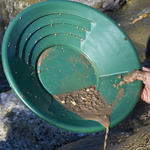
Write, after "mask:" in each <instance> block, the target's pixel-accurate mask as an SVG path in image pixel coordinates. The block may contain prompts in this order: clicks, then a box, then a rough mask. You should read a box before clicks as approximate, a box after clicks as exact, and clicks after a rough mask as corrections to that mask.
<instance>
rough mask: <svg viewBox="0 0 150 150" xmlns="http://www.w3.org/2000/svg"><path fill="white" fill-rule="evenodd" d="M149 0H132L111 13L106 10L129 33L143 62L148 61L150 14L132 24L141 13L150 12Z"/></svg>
mask: <svg viewBox="0 0 150 150" xmlns="http://www.w3.org/2000/svg"><path fill="white" fill-rule="evenodd" d="M149 5H150V1H149V0H145V1H144V2H142V1H140V0H130V1H128V2H127V3H126V5H123V6H122V7H121V9H119V10H117V11H115V12H113V13H111V12H106V13H105V14H106V15H108V16H109V17H110V18H112V19H113V20H114V21H115V22H117V23H119V24H120V25H121V28H122V29H123V30H124V31H125V32H126V33H127V35H128V36H129V37H130V39H131V41H132V42H133V44H134V46H135V48H136V50H137V52H138V54H139V57H140V60H141V62H145V61H146V54H145V51H146V49H147V42H148V39H149V35H150V26H149V24H150V15H148V16H147V17H146V18H144V19H142V20H140V21H138V22H136V23H135V24H131V22H132V21H133V20H134V19H136V18H138V17H139V15H141V14H144V13H148V14H149V13H150V7H148V6H149Z"/></svg>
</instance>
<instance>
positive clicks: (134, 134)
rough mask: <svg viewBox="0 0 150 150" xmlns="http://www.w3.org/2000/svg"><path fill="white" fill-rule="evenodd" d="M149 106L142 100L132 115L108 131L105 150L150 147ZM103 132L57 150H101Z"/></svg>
mask: <svg viewBox="0 0 150 150" xmlns="http://www.w3.org/2000/svg"><path fill="white" fill-rule="evenodd" d="M149 110H150V105H148V104H146V103H145V102H143V101H142V100H140V101H139V102H138V104H137V105H136V107H135V109H134V110H133V111H132V113H131V114H130V115H129V116H128V117H127V118H126V119H125V120H123V121H122V122H121V123H120V124H119V125H117V126H116V127H114V128H112V129H110V132H109V134H108V139H107V148H106V149H107V150H128V149H129V150H137V149H140V148H141V150H146V149H147V147H148V146H150V141H149V136H150V129H149V128H150V118H149V117H148V116H149V113H150V112H149ZM104 137H105V132H99V133H96V134H95V135H90V136H89V137H86V138H84V139H81V140H79V141H76V142H73V143H70V144H67V145H64V146H62V147H61V148H58V149H57V150H98V149H100V150H102V149H103V145H104Z"/></svg>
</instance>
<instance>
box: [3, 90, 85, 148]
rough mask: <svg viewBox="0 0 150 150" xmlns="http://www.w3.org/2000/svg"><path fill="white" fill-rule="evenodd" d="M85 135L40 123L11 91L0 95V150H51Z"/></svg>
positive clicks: (41, 121)
mask: <svg viewBox="0 0 150 150" xmlns="http://www.w3.org/2000/svg"><path fill="white" fill-rule="evenodd" d="M85 136H86V134H79V133H73V132H68V131H64V130H61V129H58V128H56V127H54V126H52V125H50V124H48V123H46V122H44V121H43V120H41V119H40V118H38V117H37V116H35V115H34V114H33V113H32V112H31V111H30V110H28V109H27V108H26V107H25V105H23V104H22V103H21V101H20V100H19V99H18V98H17V96H16V95H15V94H14V92H13V91H12V90H10V91H8V92H5V93H1V94H0V150H6V149H8V150H12V149H14V150H16V149H37V150H39V149H43V150H46V149H49V150H54V149H56V148H58V147H60V146H62V145H63V144H66V143H71V142H73V141H76V140H79V139H81V138H83V137H85Z"/></svg>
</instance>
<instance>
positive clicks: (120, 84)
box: [117, 81, 126, 89]
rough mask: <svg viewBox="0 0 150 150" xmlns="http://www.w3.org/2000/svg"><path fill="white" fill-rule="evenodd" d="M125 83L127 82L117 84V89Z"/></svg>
mask: <svg viewBox="0 0 150 150" xmlns="http://www.w3.org/2000/svg"><path fill="white" fill-rule="evenodd" d="M125 83H126V82H125V81H120V83H118V84H117V89H118V88H119V86H122V85H123V84H125Z"/></svg>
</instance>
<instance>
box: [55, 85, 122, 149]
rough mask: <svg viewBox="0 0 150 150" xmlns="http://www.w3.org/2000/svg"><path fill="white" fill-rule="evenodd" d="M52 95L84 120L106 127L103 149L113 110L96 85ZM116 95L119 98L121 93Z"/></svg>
mask: <svg viewBox="0 0 150 150" xmlns="http://www.w3.org/2000/svg"><path fill="white" fill-rule="evenodd" d="M53 96H54V98H55V99H56V100H57V101H58V102H59V103H60V104H61V105H62V106H64V107H65V108H66V109H67V110H69V111H72V112H74V113H75V114H77V115H78V116H80V117H81V118H83V119H85V120H94V121H98V122H99V123H100V124H101V125H103V126H104V127H105V128H106V129H107V131H106V136H105V143H104V149H105V148H106V139H107V134H108V131H109V130H108V129H109V126H110V118H109V116H110V115H111V113H112V112H113V110H112V107H110V106H107V105H106V103H105V102H104V101H103V99H102V98H101V96H100V93H99V91H98V90H97V89H96V86H95V85H94V86H91V87H88V88H83V89H81V90H75V91H72V92H68V93H63V94H59V95H53ZM117 96H118V98H121V96H122V95H121V93H118V95H117Z"/></svg>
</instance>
